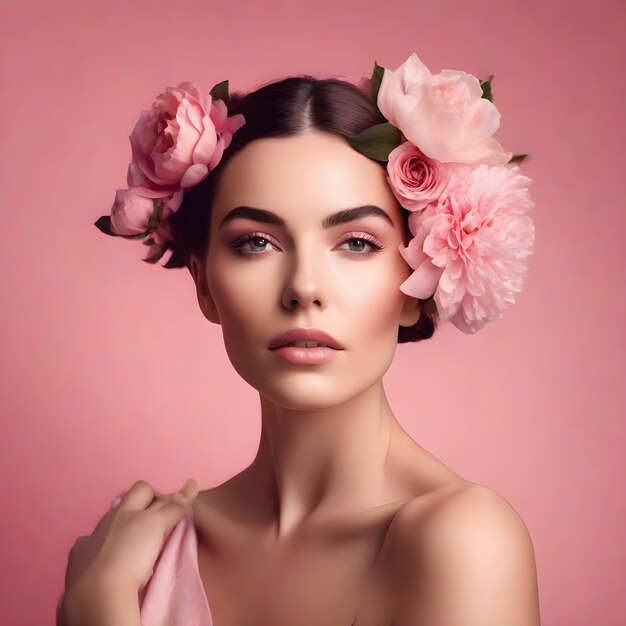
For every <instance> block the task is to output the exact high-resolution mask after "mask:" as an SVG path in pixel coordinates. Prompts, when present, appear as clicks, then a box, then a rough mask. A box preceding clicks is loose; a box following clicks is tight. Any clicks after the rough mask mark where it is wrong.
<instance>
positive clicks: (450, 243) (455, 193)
mask: <svg viewBox="0 0 626 626" xmlns="http://www.w3.org/2000/svg"><path fill="white" fill-rule="evenodd" d="M492 79H493V76H489V78H488V79H487V80H483V81H479V80H478V79H477V78H476V77H474V76H472V75H471V74H467V73H466V72H462V71H457V70H443V71H441V72H440V73H439V74H431V72H430V71H429V70H428V68H427V67H426V66H425V65H424V64H423V63H422V62H421V61H420V60H419V59H418V57H417V55H416V54H415V53H413V54H411V55H410V56H409V58H408V59H407V60H406V61H405V62H404V63H403V64H402V65H401V66H400V67H399V68H398V69H397V70H395V72H394V71H391V70H389V69H387V68H385V67H382V66H379V65H378V64H377V63H376V62H374V71H373V73H372V76H371V78H360V79H357V80H356V81H355V80H350V79H348V82H352V83H353V84H355V85H356V86H357V87H359V88H360V89H362V90H364V91H367V92H368V93H369V94H371V96H372V97H373V99H374V101H375V102H376V103H377V106H378V108H379V110H380V112H381V113H382V115H383V117H384V118H385V119H386V120H387V121H386V122H384V123H381V124H376V125H374V126H372V127H370V128H367V129H366V130H364V131H363V132H362V133H360V134H359V135H356V136H353V137H348V138H347V140H348V141H349V143H350V145H351V146H352V147H353V148H354V149H356V150H357V151H359V152H361V153H362V154H364V155H365V156H368V157H369V158H372V159H375V160H378V161H382V162H386V163H387V181H388V183H389V185H390V188H391V190H392V192H393V194H394V196H395V197H396V199H397V200H398V202H399V203H400V205H401V206H402V207H404V208H405V209H407V210H408V211H410V212H411V214H410V215H409V218H408V224H409V229H410V231H411V234H412V235H413V237H412V239H411V240H410V241H409V243H408V245H407V246H406V247H404V246H403V245H402V244H401V245H400V246H399V251H400V254H401V255H402V257H403V258H404V259H405V261H406V262H407V263H408V265H409V266H410V267H411V268H412V269H413V270H414V271H413V272H412V273H411V275H410V276H409V278H407V279H406V280H405V281H404V282H403V283H402V285H400V290H401V291H402V292H403V293H405V294H407V295H409V296H412V297H415V298H418V299H419V301H420V304H421V306H422V308H423V309H424V310H425V311H427V312H428V313H430V314H433V315H436V316H437V318H438V319H439V320H440V321H444V320H449V321H450V322H451V323H452V324H453V325H454V326H456V327H457V328H458V329H460V330H462V331H463V332H465V333H467V334H473V333H475V332H476V331H478V330H480V329H481V328H482V327H483V326H484V325H485V324H486V323H487V322H488V321H493V320H496V319H500V318H501V317H502V313H503V311H504V309H505V308H507V307H508V306H509V305H510V304H513V303H514V302H515V293H518V292H520V291H521V289H522V284H523V279H524V275H525V273H526V270H527V269H528V268H527V258H528V257H529V256H530V255H531V254H532V247H533V243H534V234H535V228H534V224H533V221H532V219H531V217H530V216H529V215H528V211H529V210H530V209H532V208H533V206H534V203H533V202H532V200H531V199H530V196H529V194H528V185H529V184H530V183H531V182H532V181H531V179H530V178H528V177H526V176H523V175H522V174H520V173H519V166H518V165H517V163H519V162H521V161H523V160H524V159H525V158H526V157H527V156H528V155H526V154H515V155H513V154H511V153H507V152H505V151H504V150H503V148H502V146H501V145H500V144H499V143H498V141H496V140H495V139H494V138H493V137H492V135H493V133H494V132H495V131H496V130H497V128H498V127H499V125H500V113H499V111H498V110H497V108H496V107H495V105H494V104H493V102H492V91H491V81H492ZM228 106H229V95H228V81H223V82H221V83H218V84H217V85H215V86H214V87H213V89H212V90H211V91H210V93H209V95H208V96H206V97H205V98H203V97H202V96H201V95H200V92H199V91H198V89H197V88H196V87H195V86H194V85H193V84H192V83H190V82H183V83H180V84H179V85H178V87H167V88H166V90H165V93H161V94H159V95H158V96H157V98H156V100H155V102H154V103H153V104H152V107H151V109H149V110H148V111H143V112H142V113H141V115H140V117H139V120H138V122H137V124H136V125H135V128H134V130H133V132H132V134H131V135H130V142H131V147H132V161H131V163H130V165H129V166H128V176H127V183H128V189H118V190H117V192H116V197H115V201H114V203H113V206H112V208H111V214H110V216H108V215H103V216H101V217H100V218H99V219H98V220H97V221H96V222H95V225H96V226H97V227H98V228H99V229H100V230H101V231H103V232H105V233H107V234H108V235H116V236H121V237H126V238H130V239H143V240H144V244H146V245H149V246H150V252H149V254H148V256H147V257H146V258H145V259H143V260H144V261H146V262H148V263H156V262H157V261H158V260H159V259H160V258H161V256H162V255H163V254H164V253H165V251H166V250H167V249H168V247H170V246H171V243H172V242H173V241H174V236H173V233H172V230H171V228H170V227H169V217H170V216H171V215H172V214H173V213H174V212H175V211H177V210H178V208H179V207H180V204H181V202H182V198H183V193H184V192H185V190H187V189H189V188H190V187H193V186H194V185H196V184H198V183H199V182H200V181H201V180H203V179H204V178H205V177H206V176H207V175H208V173H209V172H210V171H211V170H212V169H213V168H215V166H216V165H217V164H218V163H219V162H220V160H221V158H222V155H223V153H224V150H225V149H226V148H227V147H228V146H229V144H230V142H231V140H232V137H233V134H234V133H235V132H236V131H237V130H239V128H241V126H243V124H245V118H244V116H243V115H241V114H237V115H233V116H230V117H229V116H228Z"/></svg>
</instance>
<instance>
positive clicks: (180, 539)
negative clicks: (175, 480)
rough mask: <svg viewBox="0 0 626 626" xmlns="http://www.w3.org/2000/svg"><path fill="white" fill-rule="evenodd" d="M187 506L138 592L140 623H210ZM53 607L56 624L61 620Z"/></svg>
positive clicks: (194, 625) (152, 625)
mask: <svg viewBox="0 0 626 626" xmlns="http://www.w3.org/2000/svg"><path fill="white" fill-rule="evenodd" d="M197 541H198V540H197V537H196V529H195V526H194V523H193V511H192V509H191V508H190V509H189V511H188V512H187V513H186V515H185V517H183V519H182V520H181V521H180V522H178V524H177V525H176V526H175V527H174V529H173V530H172V532H171V533H170V536H169V537H168V538H167V540H166V541H165V545H164V546H163V549H162V550H161V553H160V555H159V558H158V559H157V561H156V563H155V565H154V573H153V574H152V577H151V578H150V580H149V581H148V584H147V585H146V586H145V587H144V588H143V589H142V590H141V591H140V592H139V606H140V613H141V624H142V626H213V619H212V616H211V610H210V608H209V603H208V600H207V597H206V593H205V592H204V586H203V585H202V579H201V578H200V572H199V571H198V543H197ZM62 602H63V595H61V598H59V602H58V604H57V611H56V626H64V625H63V623H62V622H61V615H60V609H61V604H62Z"/></svg>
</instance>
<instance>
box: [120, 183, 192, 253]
mask: <svg viewBox="0 0 626 626" xmlns="http://www.w3.org/2000/svg"><path fill="white" fill-rule="evenodd" d="M182 200H183V191H182V190H178V191H176V192H174V193H173V194H172V195H171V196H168V197H165V198H159V199H156V200H155V199H153V198H146V197H145V196H143V195H142V194H141V193H140V191H139V190H138V189H137V188H135V187H131V188H130V189H118V190H117V192H116V194H115V201H114V203H113V206H112V208H111V230H112V231H113V232H114V233H116V234H118V235H125V236H133V235H141V234H143V233H146V232H148V231H149V230H151V229H152V231H151V236H152V238H153V239H154V241H155V242H156V243H162V242H164V241H173V240H174V236H173V234H172V231H171V229H170V227H169V217H170V215H171V214H172V213H174V212H175V211H177V210H178V208H179V207H180V205H181V203H182ZM156 202H161V203H163V209H162V213H161V220H160V222H159V224H158V225H156V227H154V226H151V225H150V218H151V217H152V216H153V214H154V213H155V204H156Z"/></svg>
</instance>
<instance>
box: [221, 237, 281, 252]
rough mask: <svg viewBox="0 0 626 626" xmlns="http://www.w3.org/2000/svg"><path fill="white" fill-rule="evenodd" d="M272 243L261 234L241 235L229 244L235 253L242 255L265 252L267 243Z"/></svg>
mask: <svg viewBox="0 0 626 626" xmlns="http://www.w3.org/2000/svg"><path fill="white" fill-rule="evenodd" d="M268 244H269V245H270V246H271V245H273V244H272V242H271V241H270V240H269V239H267V237H263V236H262V235H254V234H251V235H243V236H242V237H239V238H237V239H236V240H235V241H233V242H232V243H231V244H230V245H231V246H232V247H233V248H234V249H235V251H236V252H237V254H241V255H242V256H246V255H248V256H249V255H253V254H257V253H259V252H266V251H267V248H266V246H267V245H268Z"/></svg>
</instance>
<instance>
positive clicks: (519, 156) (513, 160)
mask: <svg viewBox="0 0 626 626" xmlns="http://www.w3.org/2000/svg"><path fill="white" fill-rule="evenodd" d="M528 158H530V155H529V154H514V155H513V156H512V157H511V158H510V159H509V163H521V162H522V161H526V159H528Z"/></svg>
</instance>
